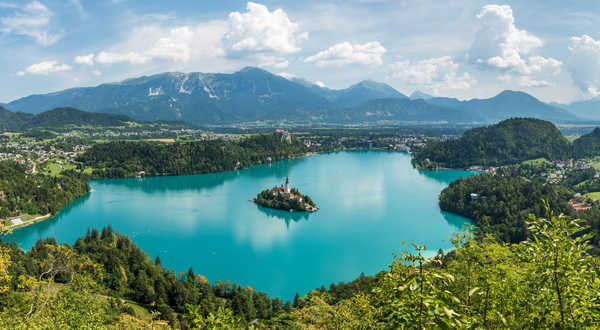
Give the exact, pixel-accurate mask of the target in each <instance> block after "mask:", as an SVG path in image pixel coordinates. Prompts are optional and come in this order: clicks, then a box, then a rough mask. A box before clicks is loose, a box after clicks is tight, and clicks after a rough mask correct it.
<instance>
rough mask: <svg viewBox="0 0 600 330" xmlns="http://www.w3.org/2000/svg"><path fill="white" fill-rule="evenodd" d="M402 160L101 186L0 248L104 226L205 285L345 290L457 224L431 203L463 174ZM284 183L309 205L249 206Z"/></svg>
mask: <svg viewBox="0 0 600 330" xmlns="http://www.w3.org/2000/svg"><path fill="white" fill-rule="evenodd" d="M410 160H411V157H410V155H408V154H403V153H395V152H386V151H346V152H337V153H328V154H321V155H316V156H311V157H307V158H299V159H293V160H288V161H282V162H277V163H273V164H270V165H260V166H254V167H251V168H250V169H246V170H240V171H234V172H225V173H215V174H202V175H191V176H179V177H157V178H144V179H116V180H100V181H93V182H91V183H90V185H91V186H92V189H93V191H92V192H91V193H90V194H87V195H86V196H84V197H82V198H80V199H78V200H76V201H74V202H73V203H71V204H70V205H69V206H67V207H66V208H65V209H64V210H63V211H62V212H60V213H59V214H58V215H57V216H56V217H54V218H53V219H49V220H47V221H44V222H41V223H39V224H36V225H33V226H30V227H26V228H21V229H17V230H16V231H15V232H14V233H13V234H12V235H10V236H9V237H8V238H9V240H13V241H16V242H17V243H18V244H19V246H20V247H22V248H24V249H30V248H31V246H32V245H33V244H35V242H36V241H37V240H38V239H39V238H40V237H55V238H56V239H57V240H58V241H59V242H66V243H69V244H72V243H74V242H75V240H76V239H77V238H78V237H80V236H83V235H84V234H85V232H86V231H87V229H88V228H98V229H101V228H102V227H103V226H106V225H108V224H111V225H112V227H113V228H114V229H115V230H118V231H120V232H121V233H123V234H126V235H128V236H130V237H131V238H132V239H133V241H134V242H135V243H137V244H138V245H139V246H140V247H141V248H142V249H143V250H144V251H146V253H148V254H149V255H150V257H151V258H152V259H154V258H155V257H156V256H157V255H158V256H160V259H161V261H162V263H163V264H164V265H165V266H166V267H167V268H170V269H174V270H176V271H180V272H184V271H187V269H188V268H189V267H190V266H192V267H193V268H194V271H195V272H196V273H197V274H202V275H204V276H206V277H207V278H208V279H209V280H210V281H211V282H213V283H214V282H215V281H216V280H217V279H219V280H221V281H225V280H230V281H232V282H236V283H239V284H241V285H244V286H251V287H253V288H255V289H257V290H259V291H264V292H267V293H268V294H269V295H273V296H278V297H281V298H283V299H292V298H293V296H294V295H295V293H296V292H298V293H300V295H303V294H305V293H307V292H308V291H309V290H311V289H314V288H318V287H321V285H325V286H326V287H328V286H329V284H330V283H332V282H335V283H337V282H339V281H350V280H353V279H354V278H356V277H358V276H359V275H360V273H361V272H364V273H365V274H367V275H373V274H376V273H377V272H379V271H381V270H384V269H386V268H387V265H389V263H390V262H391V261H392V256H393V253H394V252H398V251H399V250H400V249H401V248H402V246H403V245H402V242H403V241H406V242H415V243H417V244H422V245H426V246H427V250H428V251H432V252H435V251H437V250H438V249H439V248H442V249H448V248H450V247H451V244H450V243H449V242H448V240H447V239H448V238H449V237H450V236H451V235H452V233H453V232H454V231H455V230H456V229H459V228H460V227H462V225H463V224H464V223H465V222H467V221H468V220H467V219H466V218H463V217H460V216H457V215H454V214H450V213H446V212H443V211H441V210H440V209H439V207H438V195H439V193H440V192H441V191H442V189H443V188H444V187H446V186H447V185H448V184H449V183H450V182H452V181H454V180H456V179H458V178H459V177H466V176H469V175H472V174H474V172H467V171H455V170H445V171H417V170H415V169H414V168H412V166H411V163H410ZM286 176H289V178H290V181H291V183H292V186H294V187H298V189H299V190H300V191H301V192H302V193H305V194H308V195H310V196H311V197H312V199H313V200H314V201H315V202H316V203H317V204H318V205H319V206H320V208H321V210H319V211H318V212H316V213H310V214H308V213H298V212H295V213H289V212H286V211H277V210H270V209H265V208H261V207H259V206H257V205H256V204H254V203H251V202H249V200H250V199H252V198H253V197H255V196H256V194H257V193H258V192H259V191H261V190H263V189H266V188H270V187H273V186H275V185H279V184H281V183H282V182H283V181H284V180H285V178H286Z"/></svg>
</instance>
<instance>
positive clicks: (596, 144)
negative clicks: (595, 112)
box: [573, 127, 600, 158]
mask: <svg viewBox="0 0 600 330" xmlns="http://www.w3.org/2000/svg"><path fill="white" fill-rule="evenodd" d="M598 155H600V128H598V127H597V128H596V129H594V130H593V131H592V132H590V133H588V134H585V135H582V136H581V137H579V138H578V139H577V140H575V141H573V156H574V157H575V158H587V157H594V156H598Z"/></svg>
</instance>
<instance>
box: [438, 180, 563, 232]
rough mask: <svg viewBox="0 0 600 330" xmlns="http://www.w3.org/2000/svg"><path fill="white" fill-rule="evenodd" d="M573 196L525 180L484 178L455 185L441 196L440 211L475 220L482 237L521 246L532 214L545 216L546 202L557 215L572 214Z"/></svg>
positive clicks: (558, 189) (445, 190)
mask: <svg viewBox="0 0 600 330" xmlns="http://www.w3.org/2000/svg"><path fill="white" fill-rule="evenodd" d="M571 196H572V194H571V193H570V192H569V191H568V190H567V189H564V188H562V187H556V186H552V185H544V184H541V183H538V182H533V181H531V180H528V179H525V178H523V177H513V176H501V175H491V174H480V175H475V176H471V177H468V178H463V179H458V180H456V181H454V182H452V183H451V184H450V185H449V186H448V187H447V188H446V189H444V190H443V191H442V193H441V194H440V208H441V209H442V210H445V211H449V212H453V213H457V214H460V215H463V216H465V217H467V218H470V219H473V220H474V221H475V224H476V225H477V227H478V230H477V233H478V235H482V236H483V235H486V234H493V235H494V236H495V237H497V238H498V239H500V240H502V241H504V242H509V243H518V242H520V241H523V240H525V239H526V238H527V236H528V230H527V225H526V220H527V218H528V216H529V214H535V215H537V216H541V215H543V214H544V212H545V209H544V204H543V203H542V199H543V200H546V201H548V202H549V203H550V205H551V206H552V208H553V209H554V210H556V211H557V212H563V213H569V212H570V208H569V207H568V206H567V203H566V202H567V201H568V199H569V198H570V197H571Z"/></svg>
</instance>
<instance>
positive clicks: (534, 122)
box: [413, 118, 571, 168]
mask: <svg viewBox="0 0 600 330" xmlns="http://www.w3.org/2000/svg"><path fill="white" fill-rule="evenodd" d="M570 148H571V146H570V144H569V141H568V140H567V139H566V138H565V137H564V136H563V135H562V134H561V133H560V131H559V130H558V128H556V126H554V125H553V124H552V123H550V122H547V121H543V120H539V119H531V118H513V119H508V120H504V121H502V122H500V123H498V124H496V125H491V126H488V127H478V128H474V129H471V130H468V131H467V132H465V134H464V135H463V136H462V137H461V138H459V139H457V140H450V141H445V142H434V143H429V144H428V145H427V146H425V147H424V148H423V149H421V150H420V151H418V152H417V153H416V154H415V157H414V159H413V164H415V165H416V166H418V167H421V168H437V167H449V168H465V167H469V166H473V165H483V166H495V165H507V164H514V163H520V162H522V161H525V160H528V159H536V158H546V159H549V160H553V159H565V158H569V156H570V154H571V150H570Z"/></svg>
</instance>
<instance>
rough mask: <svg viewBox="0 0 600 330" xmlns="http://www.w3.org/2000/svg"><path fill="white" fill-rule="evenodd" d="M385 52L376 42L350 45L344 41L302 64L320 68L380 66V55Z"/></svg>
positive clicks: (310, 57)
mask: <svg viewBox="0 0 600 330" xmlns="http://www.w3.org/2000/svg"><path fill="white" fill-rule="evenodd" d="M385 52H386V49H385V48H384V47H383V46H382V45H381V44H380V43H379V42H378V41H371V42H367V43H365V44H352V43H350V42H348V41H345V42H341V43H339V44H335V45H333V46H331V47H329V48H327V49H325V50H322V51H320V52H318V53H317V54H315V55H312V56H309V57H307V58H306V59H304V62H306V63H315V64H316V65H317V66H320V67H324V66H344V65H349V64H360V65H381V64H383V59H382V55H383V54H385Z"/></svg>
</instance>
